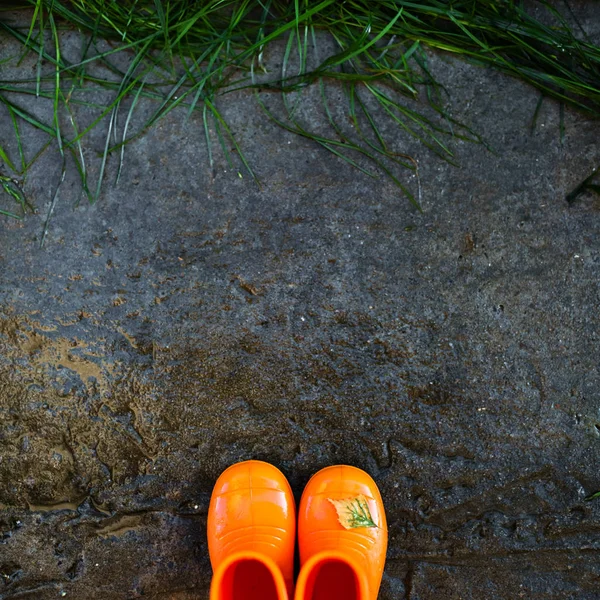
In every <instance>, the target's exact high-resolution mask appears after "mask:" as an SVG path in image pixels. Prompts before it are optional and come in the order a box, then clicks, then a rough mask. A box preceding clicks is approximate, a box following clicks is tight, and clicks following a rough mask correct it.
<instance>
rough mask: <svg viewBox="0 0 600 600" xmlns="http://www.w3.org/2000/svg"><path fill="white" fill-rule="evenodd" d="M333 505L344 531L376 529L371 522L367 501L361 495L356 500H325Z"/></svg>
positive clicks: (375, 524) (373, 522)
mask: <svg viewBox="0 0 600 600" xmlns="http://www.w3.org/2000/svg"><path fill="white" fill-rule="evenodd" d="M327 499H328V500H329V502H331V504H333V506H334V508H335V510H336V512H337V515H338V519H339V522H340V525H341V526H342V527H343V528H344V529H357V528H359V527H377V523H375V521H373V517H372V516H371V511H370V510H369V504H368V503H367V499H366V498H365V497H364V496H363V495H362V494H361V495H360V496H357V497H356V498H346V499H345V500H332V499H331V498H327Z"/></svg>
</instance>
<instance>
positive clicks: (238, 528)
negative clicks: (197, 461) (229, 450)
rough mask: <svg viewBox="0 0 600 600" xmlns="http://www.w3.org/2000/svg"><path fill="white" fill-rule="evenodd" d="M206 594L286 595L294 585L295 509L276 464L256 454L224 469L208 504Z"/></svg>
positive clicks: (214, 599)
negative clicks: (209, 575)
mask: <svg viewBox="0 0 600 600" xmlns="http://www.w3.org/2000/svg"><path fill="white" fill-rule="evenodd" d="M207 534H208V552H209V554H210V562H211V564H212V568H213V579H212V583H211V588H210V599H211V600H288V598H291V597H292V594H293V586H294V580H293V578H294V541H295V536H296V514H295V504H294V496H293V495H292V490H291V489H290V485H289V483H288V481H287V479H286V478H285V476H284V475H283V473H281V471H279V469H277V468H276V467H274V466H273V465H270V464H268V463H264V462H261V461H257V460H249V461H247V462H241V463H237V464H235V465H233V466H231V467H229V468H228V469H226V470H225V471H224V472H223V473H222V474H221V476H220V477H219V479H218V480H217V483H216V484H215V488H214V490H213V493H212V497H211V500H210V506H209V509H208V524H207Z"/></svg>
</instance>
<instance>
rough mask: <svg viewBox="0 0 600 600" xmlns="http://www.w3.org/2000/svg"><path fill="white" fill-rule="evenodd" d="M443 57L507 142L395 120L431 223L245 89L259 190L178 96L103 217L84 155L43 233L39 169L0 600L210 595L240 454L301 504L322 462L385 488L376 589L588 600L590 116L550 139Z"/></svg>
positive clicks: (599, 152) (17, 368)
mask: <svg viewBox="0 0 600 600" xmlns="http://www.w3.org/2000/svg"><path fill="white" fill-rule="evenodd" d="M588 16H589V18H590V19H591V17H592V16H593V15H592V14H590V15H588ZM590 22H596V23H597V22H598V21H593V20H591V21H590ZM13 50H14V48H13ZM7 52H8V51H7ZM0 68H2V69H4V71H5V72H8V67H7V66H4V65H3V66H1V67H0ZM436 68H437V71H438V72H439V76H440V77H441V78H443V79H444V80H445V82H446V83H447V85H448V89H449V92H450V93H451V97H452V98H453V101H454V105H455V111H456V114H457V116H458V117H460V118H463V119H465V120H466V121H467V122H468V123H469V124H471V125H472V126H473V127H474V128H475V129H476V130H477V131H479V132H481V133H482V134H483V135H484V137H485V139H486V140H487V141H488V142H489V144H490V145H491V146H492V147H493V149H494V150H495V153H492V152H489V151H487V150H485V149H484V148H483V147H481V146H476V145H472V144H469V143H457V144H455V145H454V148H455V151H456V154H457V158H458V160H459V162H460V164H461V165H462V168H455V167H453V166H451V165H448V164H446V163H444V162H442V161H440V160H439V159H437V158H436V157H435V156H433V155H432V154H430V153H428V152H426V151H423V150H422V149H421V148H419V147H418V146H416V145H414V143H413V144H411V143H409V142H408V141H407V140H406V139H405V138H403V137H402V136H401V135H400V134H399V133H398V134H397V144H398V147H399V148H401V149H404V150H408V151H414V152H415V155H416V156H417V158H418V159H419V164H420V176H421V182H422V206H423V212H422V213H419V212H417V211H416V210H415V209H414V208H412V207H411V206H410V204H409V203H408V202H407V200H406V199H405V198H404V197H403V196H402V194H401V193H399V191H398V189H397V188H396V187H395V186H394V185H393V184H392V183H390V182H389V181H387V180H385V179H370V178H368V177H366V176H364V175H362V174H360V173H358V172H357V171H356V170H353V169H352V168H351V167H350V166H349V165H347V164H345V163H343V162H341V161H340V160H338V159H336V158H335V157H334V156H332V155H330V154H328V153H327V152H326V151H325V150H323V149H320V148H318V147H316V146H314V145H312V144H311V143H309V142H308V141H306V140H301V139H298V138H296V137H294V136H292V135H291V134H288V133H285V132H282V131H281V130H279V129H277V127H276V126H274V125H272V124H270V123H269V122H267V121H266V120H265V118H264V116H263V115H262V113H261V112H260V110H259V109H258V108H257V107H256V105H255V103H253V102H249V97H248V96H245V95H237V96H231V97H228V98H226V99H224V100H222V101H221V105H220V106H221V108H222V110H223V113H224V115H225V116H226V117H227V118H228V119H229V120H230V123H231V124H232V126H233V128H234V129H235V130H236V131H237V132H238V133H239V142H240V144H241V146H242V147H243V148H244V149H245V151H246V153H247V157H248V159H249V161H250V162H251V164H252V165H253V166H254V167H255V168H256V171H257V174H258V176H259V177H260V180H261V182H262V187H260V188H259V187H258V186H257V185H256V184H255V183H253V182H252V180H251V179H250V178H248V177H244V178H243V179H240V178H239V177H238V176H237V174H236V173H235V172H234V171H232V169H231V168H230V167H229V166H228V164H227V162H226V161H225V158H224V156H223V155H222V153H221V152H220V150H219V149H218V144H217V145H216V146H215V147H214V160H215V163H214V166H213V168H210V167H209V166H208V159H207V152H206V147H205V145H204V143H203V137H204V131H203V128H202V122H201V119H199V118H196V117H193V118H192V120H191V121H190V122H189V123H188V124H184V119H183V116H182V114H180V113H177V112H176V111H175V112H173V113H171V114H170V115H169V117H167V118H166V119H164V120H163V121H161V122H160V124H159V125H158V126H157V127H155V128H154V129H152V130H151V131H150V132H149V133H148V134H147V135H146V136H144V137H142V138H140V139H139V140H137V141H136V142H134V143H133V144H132V145H131V146H130V147H129V148H128V151H127V153H126V155H125V166H124V172H123V176H122V178H121V181H120V182H119V184H118V185H115V184H114V177H115V173H116V166H117V162H118V159H117V157H111V158H110V159H109V163H108V167H107V175H106V186H105V188H104V193H103V195H102V196H101V199H100V200H99V201H98V203H97V204H96V205H95V206H88V205H87V204H86V202H81V203H79V205H78V206H77V204H78V200H80V197H81V195H80V187H79V184H78V183H77V175H76V173H75V170H74V167H73V166H72V165H71V166H70V167H69V171H68V174H67V178H66V181H65V183H64V185H63V188H62V191H61V195H60V199H59V201H58V204H57V207H56V210H55V214H54V218H53V220H52V222H51V224H50V228H49V232H48V235H47V238H46V241H45V244H44V247H43V248H40V235H41V232H42V230H43V221H44V218H45V215H46V213H47V210H48V208H49V204H50V198H51V196H52V193H53V190H54V188H55V185H56V183H57V181H58V177H59V173H60V160H59V159H58V158H57V155H56V154H55V153H53V152H50V151H48V152H46V153H45V154H44V155H43V157H42V158H41V159H40V161H39V162H38V163H37V164H36V165H35V167H34V168H33V170H32V173H31V175H30V177H29V178H28V180H27V182H26V184H25V191H26V193H27V195H28V197H29V198H30V199H31V201H32V202H33V203H34V204H35V206H36V207H37V209H38V214H36V215H32V216H29V217H28V218H27V219H26V220H25V221H23V222H17V221H14V220H7V219H3V220H2V221H1V223H0V228H1V237H0V276H1V281H0V598H1V599H2V600H9V599H10V600H12V599H17V598H18V599H28V600H29V599H31V600H33V599H35V600H49V599H52V598H59V597H66V598H74V599H77V600H100V599H102V600H126V599H133V598H138V597H147V598H154V599H157V600H158V599H160V600H166V599H173V600H175V599H177V600H191V599H201V598H206V597H207V592H208V586H209V583H210V565H209V560H208V556H207V544H206V534H205V527H206V514H207V507H208V501H209V497H210V492H211V489H212V486H213V484H214V482H215V480H216V478H217V477H218V475H219V473H220V472H221V471H222V470H223V469H224V468H225V467H227V466H228V465H229V464H231V463H232V462H235V461H239V460H243V459H248V458H258V459H263V460H267V461H270V462H272V463H274V464H275V465H277V466H278V467H280V468H281V469H282V470H283V472H284V473H285V474H286V475H287V476H288V478H289V480H290V482H291V485H292V488H293V490H294V492H295V494H296V495H297V497H298V498H299V495H300V494H301V492H302V488H303V485H304V484H305V483H306V482H307V480H308V478H309V477H310V475H311V474H312V473H314V472H315V471H316V470H318V469H319V468H321V467H324V466H326V465H330V464H335V463H350V464H354V465H356V466H359V467H361V468H363V469H365V470H367V471H368V472H369V473H370V474H371V475H372V476H373V477H374V478H375V480H376V481H377V483H378V485H379V486H380V488H381V491H382V494H383V497H384V500H385V503H386V508H387V513H388V521H389V532H390V545H389V552H388V561H387V565H386V572H385V576H384V580H383V584H382V589H381V593H380V599H381V600H404V599H410V600H433V599H438V598H443V599H445V600H446V599H447V600H451V599H464V600H467V599H469V600H479V599H496V598H497V599H500V600H505V599H506V600H516V599H519V598H525V599H527V600H530V599H535V600H538V599H561V600H562V599H578V600H584V599H589V600H591V599H594V598H598V597H599V594H600V591H599V590H600V541H599V537H598V534H599V532H600V504H598V502H594V501H591V502H586V501H585V500H584V499H585V497H586V496H587V495H589V494H591V493H593V492H595V491H597V490H598V489H600V472H599V469H598V465H599V459H600V439H599V435H600V412H599V410H600V391H599V390H600V370H599V361H598V356H599V338H598V336H599V330H598V321H599V314H598V306H599V303H600V293H599V285H598V277H599V275H600V254H599V248H598V243H599V239H600V237H599V234H600V222H599V220H598V214H599V213H598V200H597V199H596V198H594V197H593V196H584V197H582V198H581V199H580V200H579V201H578V202H576V203H574V204H573V205H571V206H569V205H568V204H567V203H566V202H565V195H566V193H568V192H569V191H570V190H571V189H572V188H573V187H574V186H575V185H576V184H577V183H578V182H579V181H580V180H582V179H583V178H584V177H586V176H587V175H588V174H589V173H590V172H591V170H592V169H593V168H594V167H596V166H597V165H598V164H600V147H599V145H598V124H597V123H592V122H590V121H589V120H586V118H584V117H583V116H582V115H580V114H576V113H574V112H571V111H568V110H567V111H566V113H565V127H566V130H565V131H566V133H565V139H564V143H563V144H562V145H561V143H560V135H559V109H558V106H557V105H555V104H553V103H551V102H546V103H544V105H543V107H542V110H541V113H540V116H539V122H538V127H537V128H536V129H535V130H534V131H533V132H531V131H530V122H531V117H532V114H533V112H534V110H535V106H536V104H537V100H538V96H537V93H536V92H534V91H532V90H530V89H529V88H526V87H525V86H523V85H522V84H520V83H518V82H515V81H513V80H511V79H509V78H506V77H504V76H502V75H498V74H495V73H491V72H488V71H485V70H482V69H479V68H476V67H471V66H467V65H464V64H462V63H455V62H452V61H450V59H447V58H442V59H437V62H436ZM32 101H33V100H32ZM270 101H271V102H273V104H274V105H275V104H276V103H277V102H278V98H277V97H276V96H272V97H271V98H270ZM308 102H309V104H308V105H307V106H308V108H306V109H305V114H304V117H303V118H305V119H306V120H307V122H312V124H313V125H314V126H315V127H319V126H320V125H319V124H320V123H321V121H319V119H323V116H322V114H321V113H319V112H317V111H316V106H317V104H315V105H314V107H315V112H314V115H312V116H311V105H310V99H309V100H308ZM141 110H144V109H141ZM311 119H312V121H311ZM0 132H1V136H2V139H5V140H10V139H11V138H10V136H12V135H13V134H12V125H11V123H10V120H9V119H8V117H7V115H6V114H5V113H2V119H1V120H0ZM389 133H390V134H392V135H393V133H392V130H391V129H390V131H389ZM104 135H105V131H98V132H97V133H94V134H92V137H91V138H90V140H89V141H88V142H87V144H88V145H87V146H86V148H85V151H86V153H87V155H88V157H89V162H90V169H91V171H92V176H93V174H94V169H95V173H97V170H98V165H97V163H98V159H97V152H98V151H99V150H101V149H102V147H103V144H104V138H103V136H104ZM26 139H27V142H26V143H27V147H26V151H27V152H35V149H36V148H37V146H36V143H38V141H40V140H38V139H37V138H36V137H35V136H34V135H33V134H31V133H30V134H29V137H28V138H26ZM41 142H43V140H41V141H40V143H41ZM407 182H408V184H409V185H411V186H412V188H413V189H416V188H415V186H416V181H415V179H412V180H411V179H408V180H407Z"/></svg>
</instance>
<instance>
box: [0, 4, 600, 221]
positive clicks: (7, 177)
mask: <svg viewBox="0 0 600 600" xmlns="http://www.w3.org/2000/svg"><path fill="white" fill-rule="evenodd" d="M527 6H528V7H530V8H531V7H534V8H535V10H536V15H537V16H534V14H533V12H531V10H530V9H528V8H525V7H524V5H523V4H522V3H521V2H516V1H507V0H481V1H480V0H469V1H467V0H463V1H450V0H446V1H442V0H439V1H436V0H428V1H425V2H404V1H400V0H383V1H381V2H373V1H372V0H346V1H339V0H321V1H317V0H313V1H311V2H309V1H308V0H294V1H291V0H241V1H239V0H235V1H233V0H199V1H194V0H188V1H183V0H143V1H142V0H131V1H128V2H116V1H108V0H72V1H69V2H68V1H65V0H29V1H24V2H21V3H20V4H19V8H29V10H30V11H31V12H30V13H29V14H31V25H30V27H28V28H27V29H18V28H15V27H13V26H11V25H10V24H9V22H8V21H7V20H6V19H5V18H4V16H3V13H2V12H1V11H0V30H1V31H0V35H2V36H3V37H6V36H11V37H13V38H14V39H15V40H17V41H18V42H19V44H20V45H21V47H22V50H23V55H27V54H29V55H31V56H33V57H34V58H35V62H36V68H35V76H33V77H29V78H25V77H24V78H23V79H22V80H20V81H12V80H5V79H1V80H0V104H2V105H3V107H2V109H1V110H3V111H4V113H5V114H6V115H8V117H9V118H10V120H11V123H12V126H13V130H14V137H13V138H12V139H9V140H3V141H2V142H1V145H0V174H1V179H0V184H1V185H2V188H3V190H4V192H5V193H6V194H7V195H8V196H7V197H8V198H9V199H10V201H11V202H12V203H13V206H14V209H10V210H2V214H5V215H8V216H11V217H15V218H23V216H24V215H25V214H26V213H27V211H28V210H31V206H30V205H29V203H28V202H27V201H26V199H25V197H24V195H23V193H22V191H21V185H20V182H22V180H23V178H24V177H26V174H27V171H28V170H29V168H30V167H31V165H32V164H33V163H34V162H35V161H36V160H37V159H38V158H39V155H40V152H43V151H45V150H46V147H47V146H52V147H54V148H55V149H56V150H57V151H58V152H59V154H60V156H61V160H62V163H61V164H62V169H61V172H60V173H59V174H58V176H57V182H58V183H57V187H56V192H55V194H54V196H53V200H52V205H51V208H50V211H49V213H48V215H47V219H46V226H45V231H47V227H48V222H49V220H50V217H51V215H52V212H53V210H54V207H55V205H56V203H57V201H58V199H59V190H60V182H62V181H63V180H64V177H65V172H66V168H67V164H68V161H74V163H75V165H76V167H77V170H78V172H79V175H80V178H81V182H82V189H83V191H84V193H85V194H86V196H87V198H88V200H89V201H90V202H95V201H96V200H97V199H98V198H99V197H100V195H101V192H102V185H103V183H104V182H105V180H106V177H107V172H106V165H107V159H108V156H109V155H110V154H112V153H114V154H116V155H117V156H118V157H119V161H118V168H117V174H116V178H117V180H118V179H119V177H121V176H123V172H124V171H123V165H124V164H125V160H126V159H125V148H126V146H127V144H128V143H129V141H131V140H132V139H135V138H136V137H138V136H140V135H143V133H144V132H145V131H147V130H148V128H150V127H152V126H153V125H155V124H156V123H157V122H158V121H159V120H160V119H161V118H163V117H164V116H165V115H167V114H168V113H169V112H170V111H172V110H173V109H175V108H180V109H182V110H181V112H180V114H181V115H182V118H189V116H190V115H192V114H193V113H198V115H199V116H200V117H201V119H202V123H203V127H204V131H205V137H206V141H207V144H208V150H209V152H208V155H209V161H211V163H212V160H213V156H214V152H213V149H212V145H213V144H215V143H218V144H219V145H220V147H221V149H222V152H223V153H224V155H225V158H226V160H227V161H228V162H229V164H230V165H231V166H232V167H235V170H236V171H237V172H238V173H239V175H240V176H246V175H247V176H250V177H252V178H255V179H256V176H255V174H254V172H253V170H252V165H251V164H250V162H249V161H248V160H247V159H246V157H245V156H244V153H243V148H241V147H240V146H239V145H238V143H237V141H236V139H235V132H234V131H232V129H231V128H230V126H229V125H228V123H227V122H226V120H225V119H224V118H223V116H222V114H221V113H220V111H219V96H221V95H223V94H226V93H230V92H232V91H234V90H240V89H242V90H247V93H249V94H252V95H253V96H254V97H255V99H256V101H257V102H258V104H259V106H261V107H262V109H263V112H264V115H265V118H268V119H271V120H272V121H273V122H275V123H277V124H278V125H279V126H281V127H283V128H284V129H286V130H288V131H290V132H293V133H295V134H298V135H300V136H303V137H305V138H308V139H310V140H312V141H313V142H314V143H315V144H318V145H320V146H322V147H323V148H325V149H327V150H328V151H330V152H332V153H333V154H335V155H336V156H338V157H339V158H340V160H344V161H346V162H348V163H349V164H351V165H353V166H355V167H356V168H357V169H359V170H360V171H362V172H363V173H364V174H366V175H367V176H370V177H377V176H379V175H380V174H385V175H386V176H388V177H390V178H391V179H392V180H393V181H394V182H395V183H396V185H398V186H399V188H401V189H402V190H403V192H404V193H405V195H406V196H407V198H408V199H409V200H410V201H411V202H412V203H413V204H414V205H415V207H417V208H418V207H419V192H418V191H417V192H414V190H411V189H409V186H407V185H406V178H405V174H408V173H411V174H414V173H416V175H417V181H419V179H418V168H417V162H416V161H415V159H414V158H412V157H411V156H407V155H406V154H404V153H402V152H399V151H398V149H396V148H395V147H394V143H393V142H392V140H391V139H389V138H392V137H395V136H389V138H388V136H387V135H386V133H385V132H386V131H390V125H392V126H393V127H392V129H393V128H400V129H401V130H402V131H403V132H404V133H405V134H406V135H407V136H410V137H412V138H414V139H415V140H417V141H418V142H419V143H421V144H423V145H424V146H425V147H427V148H428V149H429V150H430V151H431V152H433V153H434V154H436V155H437V156H439V157H440V158H442V159H444V160H448V161H450V162H454V160H455V157H454V154H453V151H452V144H451V141H452V139H456V138H461V139H467V140H471V141H474V142H480V141H481V138H480V137H479V136H478V135H476V134H475V133H474V132H473V131H471V130H470V129H469V128H468V127H465V126H464V125H462V124H461V123H459V122H457V121H456V120H455V119H454V118H453V117H452V115H451V114H450V113H449V111H448V110H447V109H446V106H447V105H448V102H447V98H446V91H445V90H444V89H443V87H442V86H441V85H440V84H439V83H438V82H437V81H436V80H435V78H434V76H433V75H432V73H431V71H430V69H429V66H428V55H429V53H430V51H431V50H435V51H441V52H444V53H449V54H452V55H455V56H458V57H460V58H463V59H465V60H468V61H471V62H474V63H477V64H480V65H484V66H488V67H492V68H495V69H498V70H500V71H502V72H505V73H508V74H510V75H512V76H514V77H517V78H519V79H521V80H523V81H525V82H527V83H529V84H530V85H532V86H535V87H536V88H537V89H538V90H539V91H540V94H541V95H540V103H541V100H542V99H543V98H544V97H551V98H554V99H555V100H558V101H559V102H560V104H561V107H564V106H566V105H569V106H572V107H575V108H576V109H578V110H581V111H584V112H585V113H587V114H589V115H590V117H592V118H597V117H598V116H599V115H600V47H598V46H597V45H595V44H593V43H592V42H590V41H589V40H588V39H587V38H586V36H585V33H584V32H583V31H582V30H580V28H579V26H578V24H577V22H576V20H575V19H574V18H573V17H572V15H571V14H570V11H569V10H568V4H567V3H566V2H563V3H561V4H560V6H561V7H562V9H563V10H562V12H560V11H559V10H558V8H557V7H558V6H559V5H558V3H557V4H551V3H549V2H545V1H538V2H530V3H528V4H527ZM5 8H7V7H6V6H5ZM65 28H76V29H79V30H80V31H81V32H83V34H84V36H85V40H86V41H85V43H84V44H83V52H82V54H81V56H80V57H78V59H76V60H73V58H71V60H67V58H66V57H65V56H64V54H63V52H61V39H62V33H61V30H64V29H65ZM105 40H110V44H107V43H106V42H105ZM274 51H277V52H280V58H281V68H280V69H277V70H276V71H275V70H272V69H271V68H270V67H269V65H270V64H271V63H272V61H270V60H269V58H268V57H269V55H270V54H271V53H272V52H274ZM123 56H130V57H131V60H130V61H129V64H128V66H127V67H126V68H122V67H120V66H119V65H120V64H123V61H122V60H120V59H121V58H122V57H123ZM20 58H21V60H22V59H23V56H21V57H20ZM332 88H335V89H340V90H343V98H344V103H343V105H342V106H340V105H339V102H337V103H336V104H335V105H333V104H332V103H331V100H330V99H329V98H330V95H328V92H329V91H330V90H331V89H332ZM308 89H312V90H317V91H318V94H319V95H320V98H321V105H322V110H323V115H324V117H325V121H326V122H327V125H328V131H323V130H319V131H316V130H314V129H311V128H310V127H309V126H308V125H307V124H306V123H305V122H304V121H303V120H302V118H301V117H300V115H301V112H302V111H301V110H300V109H301V106H302V102H303V99H304V98H305V96H304V94H306V93H307V90H308ZM94 91H95V92H98V91H101V92H102V94H103V96H104V97H109V98H110V99H109V100H108V101H107V102H106V103H104V104H102V105H97V106H95V107H94V109H95V111H96V116H95V118H94V119H93V121H92V122H91V123H88V124H87V125H85V126H82V125H80V124H79V123H78V120H77V113H78V109H79V108H80V107H81V106H88V107H89V100H88V98H90V97H92V96H91V94H92V92H94ZM273 92H277V93H278V94H280V95H281V98H282V103H281V105H282V106H283V109H282V110H281V111H279V112H275V111H274V110H273V109H271V108H269V107H268V102H266V101H265V98H266V97H267V96H268V95H271V94H272V93H273ZM106 95H108V96H106ZM31 96H33V97H36V98H38V101H39V102H46V103H51V104H52V118H51V119H49V120H47V121H44V120H43V119H41V118H40V117H37V116H35V115H34V114H32V113H31V112H30V111H28V110H27V109H26V106H27V105H26V103H25V102H24V98H26V97H29V98H30V97H31ZM148 99H152V100H153V102H154V104H153V106H154V111H153V113H152V114H151V116H150V117H148V118H147V119H146V120H145V122H144V123H142V124H141V125H139V124H138V125H137V126H136V128H135V130H133V129H132V127H133V123H135V122H136V120H135V119H134V118H133V117H134V113H135V111H136V109H137V108H138V107H139V104H140V102H141V101H142V100H144V101H145V100H148ZM538 108H539V105H538ZM561 110H562V108H561ZM561 114H562V113H561ZM536 116H537V111H536V115H534V121H535V117H536ZM65 123H68V126H65ZM348 123H350V124H351V127H348ZM98 126H102V128H103V131H104V132H105V142H104V149H103V151H102V153H101V156H100V157H99V169H98V174H97V176H96V181H95V182H93V183H92V182H90V181H89V178H88V165H86V162H85V160H84V153H83V150H82V142H83V141H84V139H85V137H86V136H87V135H88V134H89V133H90V132H91V131H92V130H93V129H94V128H95V127H98ZM29 128H35V129H37V130H39V131H41V132H43V133H44V135H45V136H46V137H47V145H46V146H45V147H43V148H42V149H41V150H40V151H38V152H36V153H35V154H34V155H32V156H30V155H28V153H27V152H25V151H24V146H26V145H25V144H23V139H24V138H23V136H25V135H27V131H28V130H29ZM211 132H214V133H212V134H211ZM561 134H562V119H561ZM231 148H234V151H233V152H232V151H231ZM588 187H589V185H588ZM419 189H420V186H419Z"/></svg>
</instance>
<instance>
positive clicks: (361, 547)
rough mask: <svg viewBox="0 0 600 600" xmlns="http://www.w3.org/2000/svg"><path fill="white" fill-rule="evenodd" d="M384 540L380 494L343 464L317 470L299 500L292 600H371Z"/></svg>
mask: <svg viewBox="0 0 600 600" xmlns="http://www.w3.org/2000/svg"><path fill="white" fill-rule="evenodd" d="M387 537H388V535H387V523H386V519H385V512H384V509H383V501H382V500H381V494H380V493H379V490H378V489H377V485H376V484H375V482H374V481H373V479H371V477H370V476H369V475H368V474H367V473H365V472H364V471H361V470H360V469H357V468H356V467H349V466H345V465H338V466H335V467H327V468H326V469H323V470H322V471H319V472H318V473H317V474H316V475H314V476H313V477H312V479H311V480H310V481H309V482H308V485H307V486H306V489H305V490H304V493H303V494H302V500H301V501H300V511H299V513H298V544H299V548H300V565H301V570H300V576H299V578H298V582H297V584H296V600H376V599H377V594H378V592H379V586H380V584H381V578H382V576H383V566H384V564H385V553H386V550H387Z"/></svg>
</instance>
